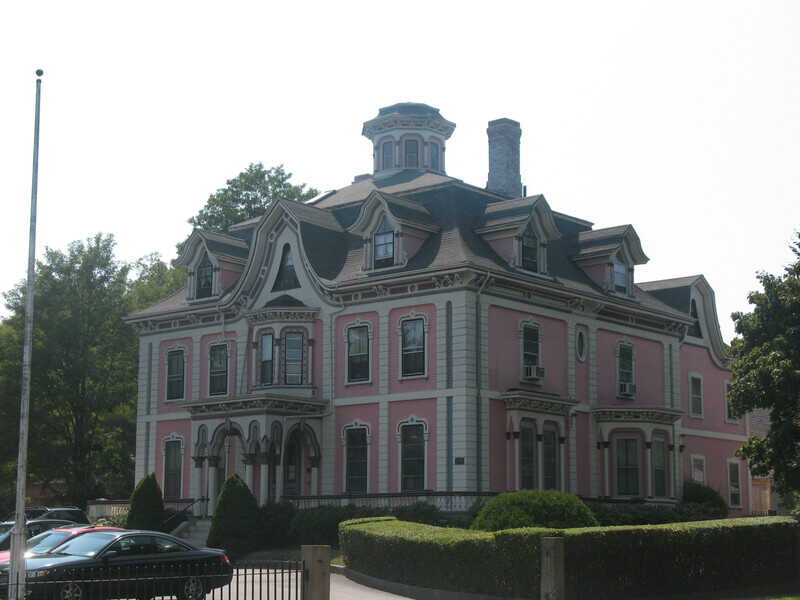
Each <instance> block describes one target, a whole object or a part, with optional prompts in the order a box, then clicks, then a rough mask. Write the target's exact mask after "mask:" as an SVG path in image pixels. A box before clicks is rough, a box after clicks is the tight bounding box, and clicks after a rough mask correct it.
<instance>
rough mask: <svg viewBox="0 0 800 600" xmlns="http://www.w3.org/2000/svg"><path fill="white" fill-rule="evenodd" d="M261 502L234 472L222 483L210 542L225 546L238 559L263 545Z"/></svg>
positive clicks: (211, 544) (209, 536)
mask: <svg viewBox="0 0 800 600" xmlns="http://www.w3.org/2000/svg"><path fill="white" fill-rule="evenodd" d="M259 517H260V514H259V510H258V502H257V501H256V499H255V496H253V493H252V492H251V491H250V489H249V488H248V487H247V484H245V482H244V481H242V478H241V477H239V475H238V473H233V474H232V475H231V476H230V477H228V479H226V480H225V483H224V484H223V486H222V491H220V493H219V498H218V499H217V505H216V508H215V509H214V518H213V519H212V520H211V531H209V533H208V545H209V546H211V547H215V548H224V549H225V551H226V552H227V553H228V555H229V556H231V557H234V558H237V557H240V556H243V555H245V554H247V553H248V552H253V551H254V550H256V549H258V547H259V541H260V540H259V537H260V535H259V528H258V523H259Z"/></svg>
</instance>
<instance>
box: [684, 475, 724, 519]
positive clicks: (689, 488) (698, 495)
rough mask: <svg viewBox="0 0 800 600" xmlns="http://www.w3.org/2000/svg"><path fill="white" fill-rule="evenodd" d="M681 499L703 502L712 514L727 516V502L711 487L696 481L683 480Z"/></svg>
mask: <svg viewBox="0 0 800 600" xmlns="http://www.w3.org/2000/svg"><path fill="white" fill-rule="evenodd" d="M683 501H684V502H692V503H695V504H705V505H707V506H708V508H709V509H710V510H711V511H712V514H713V515H714V516H717V517H719V518H721V519H724V518H725V517H727V516H728V504H727V503H726V502H725V499H724V498H723V497H722V496H720V494H719V492H718V491H717V490H715V489H713V488H710V487H708V486H707V485H703V484H702V483H697V482H696V481H684V482H683Z"/></svg>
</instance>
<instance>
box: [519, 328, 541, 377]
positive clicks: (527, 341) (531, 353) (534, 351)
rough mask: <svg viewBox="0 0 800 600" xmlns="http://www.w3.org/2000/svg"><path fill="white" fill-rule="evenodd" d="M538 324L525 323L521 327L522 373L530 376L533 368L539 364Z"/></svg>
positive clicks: (532, 374) (532, 373)
mask: <svg viewBox="0 0 800 600" xmlns="http://www.w3.org/2000/svg"><path fill="white" fill-rule="evenodd" d="M539 342H540V338H539V326H538V325H525V326H524V327H523V328H522V366H523V375H524V376H525V377H532V376H534V375H535V373H534V368H535V367H538V366H539V365H540V364H541V346H540V343H539Z"/></svg>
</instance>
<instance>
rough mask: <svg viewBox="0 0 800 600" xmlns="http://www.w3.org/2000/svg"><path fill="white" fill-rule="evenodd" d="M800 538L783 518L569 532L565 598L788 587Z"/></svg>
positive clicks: (791, 521)
mask: <svg viewBox="0 0 800 600" xmlns="http://www.w3.org/2000/svg"><path fill="white" fill-rule="evenodd" d="M797 534H798V524H797V522H796V521H795V520H794V519H791V518H785V517H764V518H745V519H720V520H715V521H699V522H696V523H674V524H670V525H644V526H639V527H594V528H583V529H566V530H564V531H563V532H562V535H563V536H564V537H565V564H566V565H567V570H566V574H567V596H568V597H575V598H584V597H586V598H598V599H602V598H630V597H639V596H645V595H652V594H653V593H658V594H660V595H664V596H670V595H673V594H679V593H687V592H693V593H697V592H708V591H711V590H723V589H733V588H737V589H738V588H741V587H745V586H747V585H753V584H755V583H778V582H783V581H789V580H792V579H793V578H794V576H795V557H794V546H795V539H796V536H797ZM571 565H580V566H579V567H576V568H570V566H571Z"/></svg>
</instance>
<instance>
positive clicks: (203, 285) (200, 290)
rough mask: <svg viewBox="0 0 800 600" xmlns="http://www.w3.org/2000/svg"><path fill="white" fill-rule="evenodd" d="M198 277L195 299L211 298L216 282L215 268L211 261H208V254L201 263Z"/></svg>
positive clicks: (196, 272) (197, 271) (197, 273)
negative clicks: (214, 282)
mask: <svg viewBox="0 0 800 600" xmlns="http://www.w3.org/2000/svg"><path fill="white" fill-rule="evenodd" d="M195 276H196V287H195V293H194V297H195V298H208V297H209V296H211V291H212V289H213V286H212V284H213V281H214V266H213V265H212V264H211V261H210V260H209V259H208V255H207V254H206V255H205V256H203V260H202V261H200V264H199V265H198V266H197V270H196V271H195Z"/></svg>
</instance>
